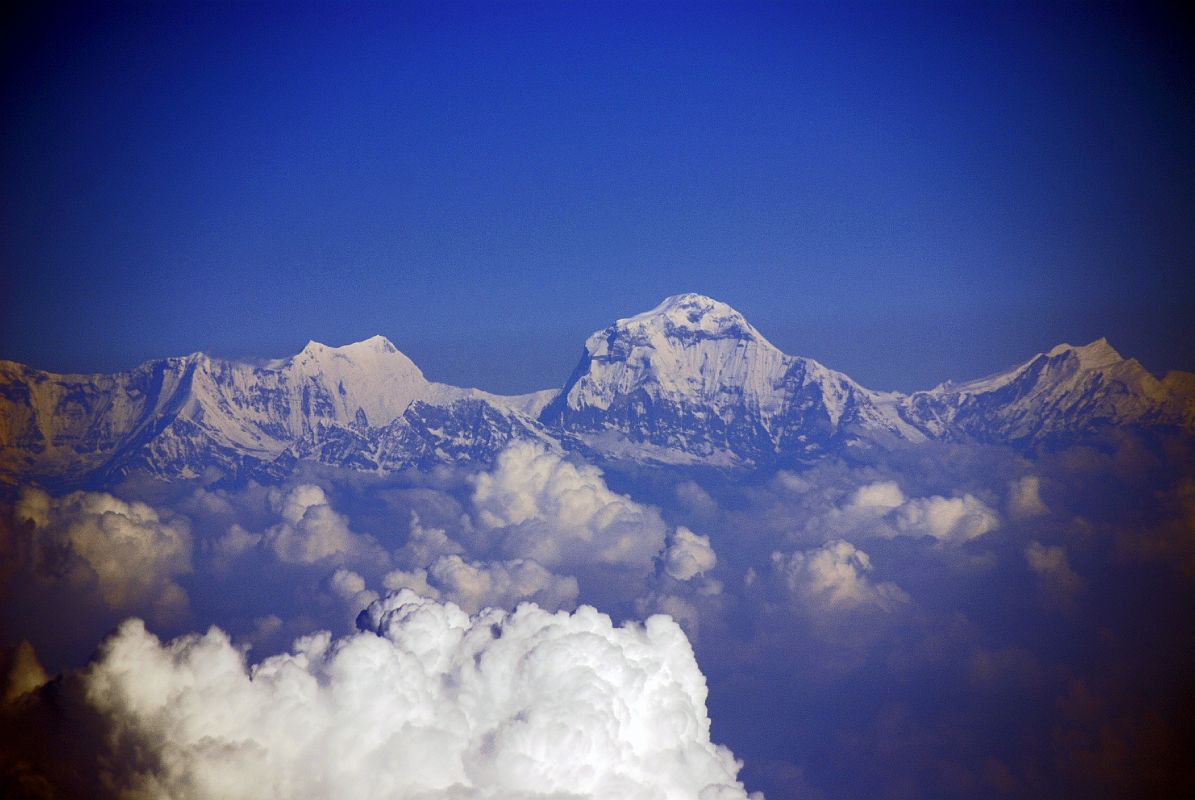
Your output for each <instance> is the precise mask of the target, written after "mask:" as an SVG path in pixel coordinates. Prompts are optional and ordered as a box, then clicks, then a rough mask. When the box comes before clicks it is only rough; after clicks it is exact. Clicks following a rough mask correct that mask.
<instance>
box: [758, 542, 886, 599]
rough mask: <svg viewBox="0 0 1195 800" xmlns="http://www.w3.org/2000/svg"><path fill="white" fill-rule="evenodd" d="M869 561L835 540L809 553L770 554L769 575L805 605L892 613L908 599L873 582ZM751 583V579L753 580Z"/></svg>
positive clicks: (856, 549) (863, 553)
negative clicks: (860, 608) (770, 572)
mask: <svg viewBox="0 0 1195 800" xmlns="http://www.w3.org/2000/svg"><path fill="white" fill-rule="evenodd" d="M871 568H872V567H871V558H870V557H869V556H868V555H867V553H865V552H863V551H862V550H860V549H858V548H857V547H855V546H854V545H853V544H851V543H850V542H844V541H842V540H835V541H832V542H827V543H826V544H824V545H822V546H821V547H818V548H814V549H811V550H805V551H798V552H795V553H789V554H784V553H781V552H775V553H773V554H772V572H773V575H774V576H775V577H776V578H779V580H780V581H781V582H782V584H783V585H784V586H785V587H786V588H787V590H788V592H789V593H790V594H791V595H792V596H793V597H795V598H797V599H799V600H800V601H801V602H802V603H804V604H806V605H807V606H810V607H813V608H819V609H830V610H844V609H851V608H858V607H860V606H875V607H878V608H880V609H883V610H891V609H893V608H895V607H897V606H899V605H901V604H903V603H907V602H908V600H909V596H908V595H907V594H906V593H905V592H904V591H903V590H902V589H901V588H900V587H899V586H897V585H895V584H893V583H887V582H885V583H879V584H875V583H872V582H871V581H870V580H869V579H868V577H867V575H866V573H868V572H870V571H871ZM752 579H753V580H754V578H752Z"/></svg>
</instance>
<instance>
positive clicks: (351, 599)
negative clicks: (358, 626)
mask: <svg viewBox="0 0 1195 800" xmlns="http://www.w3.org/2000/svg"><path fill="white" fill-rule="evenodd" d="M328 583H329V584H330V586H331V589H332V593H333V594H334V595H336V596H337V597H338V598H340V599H341V600H343V601H344V603H345V605H347V606H348V609H349V613H350V615H351V616H352V618H353V619H356V617H357V612H359V611H360V610H361V609H363V608H365V607H366V606H368V605H369V604H370V603H372V602H374V601H375V600H377V599H378V593H377V592H375V591H373V590H371V589H368V588H366V586H365V578H363V577H361V576H360V575H358V574H357V573H356V572H353V571H352V570H349V569H345V568H344V567H340V568H339V569H337V570H336V571H335V572H334V573H332V577H331V578H330V579H329V581H328Z"/></svg>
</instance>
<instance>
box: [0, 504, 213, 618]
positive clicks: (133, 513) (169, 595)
mask: <svg viewBox="0 0 1195 800" xmlns="http://www.w3.org/2000/svg"><path fill="white" fill-rule="evenodd" d="M16 517H17V519H24V520H28V521H29V522H32V523H33V547H32V556H33V561H34V563H33V565H32V566H33V568H34V569H35V570H36V571H37V572H38V573H39V574H40V575H42V576H43V577H49V578H51V579H52V580H67V581H70V582H71V583H73V584H75V585H88V584H90V583H91V581H94V586H95V589H96V591H97V592H98V594H99V596H100V598H101V599H102V600H103V602H104V604H105V605H107V606H108V607H109V608H113V609H117V610H122V611H132V610H135V609H145V610H148V611H150V612H152V613H153V614H155V615H157V616H172V615H175V614H177V613H178V612H181V611H183V610H184V609H186V607H187V594H186V592H185V591H184V590H183V588H182V587H181V586H179V585H178V584H177V583H176V582H175V580H174V579H175V578H176V577H177V576H179V575H183V574H186V573H189V572H190V571H191V532H190V524H189V522H188V521H187V519H186V518H185V517H182V516H179V515H174V514H170V513H169V512H159V511H158V510H156V509H154V508H152V507H151V506H149V505H146V504H145V503H141V502H132V503H127V502H125V501H124V500H121V499H120V498H117V497H113V496H112V495H110V494H106V493H103V492H74V493H72V494H68V495H66V496H64V497H51V496H50V495H48V494H46V493H45V492H43V491H41V490H40V489H26V490H25V491H24V492H23V493H22V494H21V497H20V499H19V500H18V502H17V506H16Z"/></svg>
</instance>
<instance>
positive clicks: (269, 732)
mask: <svg viewBox="0 0 1195 800" xmlns="http://www.w3.org/2000/svg"><path fill="white" fill-rule="evenodd" d="M361 624H362V625H363V626H364V627H368V628H369V629H370V630H369V631H368V632H362V633H359V634H356V635H354V636H350V637H346V638H343V639H340V640H336V641H333V640H332V638H331V637H330V635H328V634H317V635H314V636H310V637H305V638H303V639H300V640H299V641H298V642H296V644H295V649H294V652H292V653H288V654H284V655H279V656H275V657H273V658H270V659H267V660H266V661H264V662H262V663H261V664H259V665H257V666H255V667H248V666H247V665H246V663H245V660H244V656H243V654H242V652H241V651H240V650H238V649H237V648H235V647H233V646H232V645H231V643H230V642H229V639H228V637H227V635H225V634H224V633H223V632H221V631H220V630H218V629H216V628H213V629H211V630H210V631H209V632H208V633H207V634H206V635H202V636H200V635H191V636H186V637H183V638H180V639H177V640H175V641H173V642H169V643H166V644H163V643H162V642H160V641H159V640H158V639H157V638H155V637H154V636H152V635H151V634H150V633H148V632H147V631H146V629H145V626H144V624H143V623H141V622H140V621H138V620H131V621H129V622H126V623H125V624H124V625H123V626H122V627H121V628H120V629H119V631H118V632H117V633H116V634H114V635H113V636H112V637H111V638H110V639H109V640H108V641H107V642H106V643H105V644H104V645H103V646H102V648H101V650H100V654H99V657H98V659H97V660H96V662H95V663H94V664H93V665H92V667H91V668H90V669H89V671H88V672H87V673H86V675H85V677H84V681H85V686H86V691H87V697H88V699H89V702H90V703H91V704H92V705H93V706H94V707H95V708H96V709H98V710H99V711H100V712H101V713H103V714H104V715H105V716H106V717H107V718H109V719H110V720H111V721H112V723H113V725H114V730H115V732H116V740H115V741H116V744H117V745H118V746H119V745H124V746H129V747H130V748H133V749H134V750H135V751H136V752H140V753H142V754H143V755H144V756H145V758H144V761H143V762H142V763H141V764H140V765H138V768H133V767H130V768H129V769H128V771H127V773H126V774H123V775H118V776H115V779H116V780H117V781H119V782H122V783H123V788H124V789H126V790H127V792H128V794H129V795H131V796H155V797H193V798H208V797H211V798H217V797H218V798H258V797H262V796H274V797H289V798H313V797H320V798H326V797H401V798H416V797H418V798H427V799H429V800H430V799H431V798H450V797H451V798H514V797H518V798H528V799H530V798H548V797H559V798H563V797H565V796H567V797H570V798H573V797H576V798H586V797H588V798H627V799H628V800H634V799H636V798H642V799H643V800H647V799H648V798H651V799H653V800H654V799H656V798H659V799H660V800H682V799H683V800H692V799H693V798H700V799H701V800H713V798H719V799H720V800H732V799H733V798H745V797H746V794H745V792H744V790H743V788H742V785H741V784H740V783H739V782H738V781H737V779H736V773H737V770H738V764H737V763H736V762H735V760H734V758H733V756H732V755H731V753H730V752H729V751H728V750H726V749H725V748H723V747H719V746H716V745H714V744H712V743H711V742H710V740H709V732H710V723H709V719H708V717H707V714H706V709H705V698H706V686H705V679H704V677H703V676H702V675H701V673H700V671H699V670H698V668H697V664H696V662H695V661H694V658H693V653H692V649H691V648H690V646H689V643H688V640H687V639H686V638H685V636H684V634H683V633H682V632H681V630H680V629H679V628H678V627H677V626H676V624H675V623H674V622H672V620H670V619H668V618H667V617H660V616H657V617H652V618H650V619H648V620H647V622H646V623H645V624H643V625H639V624H631V625H627V626H624V627H621V628H616V627H614V626H613V624H612V623H611V621H610V619H609V618H608V617H606V616H605V615H603V614H600V613H598V612H597V611H595V610H594V609H592V608H589V607H582V608H580V609H578V610H577V611H576V612H575V613H574V614H566V613H564V612H558V613H555V614H550V613H548V612H546V611H543V610H541V609H540V608H538V607H536V606H534V605H530V604H526V605H523V606H520V607H519V608H518V609H517V610H516V611H515V612H513V613H507V612H504V611H497V610H489V611H486V612H484V613H483V614H481V615H479V616H476V617H470V616H468V615H467V614H465V612H463V611H462V610H461V609H460V608H459V607H457V606H456V605H453V604H451V603H449V604H440V603H436V602H433V601H430V600H426V599H421V598H418V597H417V596H416V595H414V594H413V593H411V592H406V591H404V592H400V593H398V594H397V595H391V596H389V597H387V598H384V599H382V600H379V601H377V602H375V603H374V604H372V605H371V606H370V608H369V609H368V610H367V612H366V613H365V614H363V615H362V620H361ZM213 698H218V699H219V702H217V703H213V702H211V700H212V699H213Z"/></svg>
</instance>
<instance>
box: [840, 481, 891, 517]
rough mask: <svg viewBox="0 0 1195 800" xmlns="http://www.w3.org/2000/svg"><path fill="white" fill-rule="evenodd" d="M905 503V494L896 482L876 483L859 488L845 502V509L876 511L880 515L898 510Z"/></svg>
mask: <svg viewBox="0 0 1195 800" xmlns="http://www.w3.org/2000/svg"><path fill="white" fill-rule="evenodd" d="M904 503H905V493H904V492H902V491H901V489H900V486H899V485H898V484H897V483H896V481H876V482H875V483H868V484H865V485H863V486H860V487H859V488H858V489H856V490H855V492H854V493H853V494H852V495H851V497H850V500H848V501H847V503H846V506H847V508H851V509H868V510H872V509H876V510H878V511H879V512H880V513H884V512H887V511H890V510H892V509H894V508H900V506H902V505H904Z"/></svg>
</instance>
